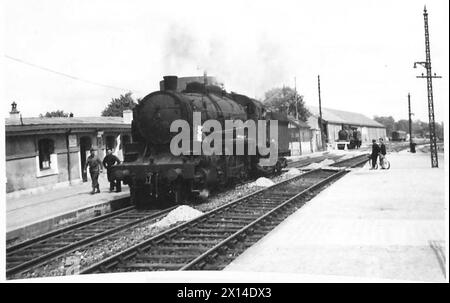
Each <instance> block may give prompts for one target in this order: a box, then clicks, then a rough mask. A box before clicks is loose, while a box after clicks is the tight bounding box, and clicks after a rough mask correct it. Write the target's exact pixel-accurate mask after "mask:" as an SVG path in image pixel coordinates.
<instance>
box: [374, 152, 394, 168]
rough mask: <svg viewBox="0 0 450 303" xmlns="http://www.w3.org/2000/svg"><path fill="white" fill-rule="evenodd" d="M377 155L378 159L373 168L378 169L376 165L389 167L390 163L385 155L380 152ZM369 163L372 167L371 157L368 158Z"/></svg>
mask: <svg viewBox="0 0 450 303" xmlns="http://www.w3.org/2000/svg"><path fill="white" fill-rule="evenodd" d="M378 156H379V157H378V158H379V159H380V160H379V161H377V163H375V168H374V169H378V166H380V167H381V169H389V168H391V163H390V162H389V161H388V160H387V159H386V156H383V155H382V154H378ZM378 162H379V163H380V165H378ZM369 165H370V167H372V158H370V160H369Z"/></svg>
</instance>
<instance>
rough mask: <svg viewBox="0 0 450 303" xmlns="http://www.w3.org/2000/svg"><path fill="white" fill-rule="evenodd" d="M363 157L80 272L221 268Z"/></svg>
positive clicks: (249, 198) (293, 180) (176, 229)
mask: <svg viewBox="0 0 450 303" xmlns="http://www.w3.org/2000/svg"><path fill="white" fill-rule="evenodd" d="M367 161H368V157H367V155H361V156H358V157H355V158H352V159H347V160H344V161H342V162H339V163H335V164H334V166H335V167H343V168H342V169H338V170H332V169H316V170H311V171H309V172H307V173H304V174H302V175H299V176H296V177H293V178H290V179H287V180H285V181H282V182H280V183H277V184H275V185H273V186H271V187H268V188H264V189H262V190H259V191H257V192H255V193H252V194H250V195H247V196H245V197H242V198H240V199H238V200H235V201H233V202H230V203H228V204H225V205H223V206H221V207H219V208H217V209H214V210H211V211H209V212H207V213H205V214H203V215H202V216H200V217H198V218H196V219H194V220H191V221H188V222H186V223H183V224H181V225H179V226H176V227H173V228H171V229H169V230H167V231H165V232H162V233H160V234H158V235H156V236H153V237H151V238H149V239H147V240H145V241H143V242H141V243H139V244H137V245H134V246H132V247H130V248H128V249H126V250H124V251H122V252H120V253H117V254H115V255H113V256H111V257H109V258H106V259H104V260H103V261H101V262H99V263H96V264H93V265H92V266H90V267H88V268H86V269H84V270H82V271H81V272H80V274H90V273H100V272H127V271H133V272H134V271H155V270H198V269H210V270H211V269H221V268H223V267H224V266H225V265H226V264H228V263H229V261H230V260H232V259H234V257H236V256H237V255H238V254H240V252H242V251H243V250H245V248H246V247H248V246H250V245H252V244H253V243H254V242H256V241H258V240H259V239H260V238H262V237H263V236H264V235H265V234H267V233H268V232H269V231H270V230H271V229H273V228H274V227H275V226H277V225H278V224H279V223H280V222H282V221H283V220H284V218H286V217H287V216H289V215H290V214H291V213H293V212H294V211H295V210H297V209H298V208H300V207H301V206H302V205H303V204H304V203H305V202H306V201H307V200H308V199H309V198H311V196H312V194H311V193H313V192H315V191H317V190H320V189H322V188H324V187H325V186H326V185H327V184H330V183H331V182H333V181H334V180H336V179H337V178H339V177H341V176H343V175H344V174H345V173H346V172H347V170H346V169H344V168H346V167H354V166H359V165H362V164H364V163H366V162H367Z"/></svg>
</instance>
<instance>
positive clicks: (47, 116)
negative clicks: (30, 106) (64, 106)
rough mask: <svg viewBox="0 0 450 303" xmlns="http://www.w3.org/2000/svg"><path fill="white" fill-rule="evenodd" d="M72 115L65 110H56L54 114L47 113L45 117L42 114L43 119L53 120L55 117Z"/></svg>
mask: <svg viewBox="0 0 450 303" xmlns="http://www.w3.org/2000/svg"><path fill="white" fill-rule="evenodd" d="M69 115H70V114H68V113H65V112H64V111H63V110H55V111H52V112H46V113H45V115H43V114H40V115H39V117H41V118H44V117H45V118H53V117H69Z"/></svg>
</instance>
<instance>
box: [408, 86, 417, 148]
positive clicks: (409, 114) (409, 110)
mask: <svg viewBox="0 0 450 303" xmlns="http://www.w3.org/2000/svg"><path fill="white" fill-rule="evenodd" d="M411 115H414V114H413V113H411V95H410V94H409V93H408V119H409V151H410V152H411V153H415V152H416V149H415V148H414V147H413V140H412V120H411Z"/></svg>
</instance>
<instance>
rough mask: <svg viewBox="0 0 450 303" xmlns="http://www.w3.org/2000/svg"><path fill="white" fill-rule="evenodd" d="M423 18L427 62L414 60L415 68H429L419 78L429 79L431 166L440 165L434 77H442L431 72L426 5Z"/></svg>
mask: <svg viewBox="0 0 450 303" xmlns="http://www.w3.org/2000/svg"><path fill="white" fill-rule="evenodd" d="M423 18H424V23H425V55H426V59H425V62H414V68H416V66H417V64H419V65H422V66H423V67H425V69H426V70H427V75H426V76H424V75H423V73H422V75H421V76H417V78H426V79H427V92H428V120H429V121H428V122H429V129H430V152H431V167H432V168H433V167H438V157H437V147H436V127H435V124H434V104H433V84H432V79H433V78H442V77H440V76H436V74H434V75H433V74H432V73H431V55H430V35H429V32H428V13H427V8H426V6H425V7H424V9H423Z"/></svg>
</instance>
